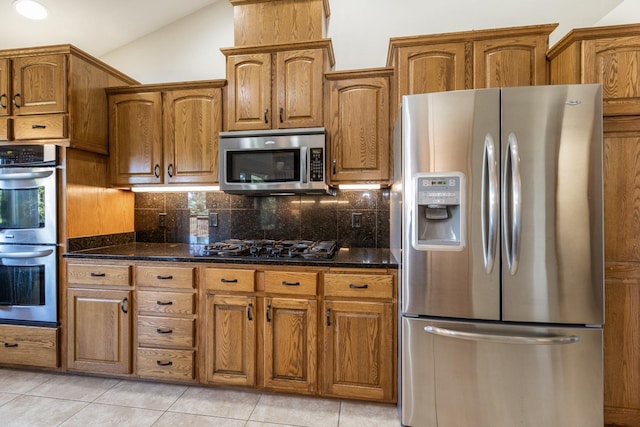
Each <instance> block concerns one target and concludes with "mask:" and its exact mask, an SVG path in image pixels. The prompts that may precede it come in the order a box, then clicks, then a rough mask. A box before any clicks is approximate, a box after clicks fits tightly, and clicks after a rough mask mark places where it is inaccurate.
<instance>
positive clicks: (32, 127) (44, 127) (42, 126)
mask: <svg viewBox="0 0 640 427" xmlns="http://www.w3.org/2000/svg"><path fill="white" fill-rule="evenodd" d="M46 128H47V126H45V125H31V129H46Z"/></svg>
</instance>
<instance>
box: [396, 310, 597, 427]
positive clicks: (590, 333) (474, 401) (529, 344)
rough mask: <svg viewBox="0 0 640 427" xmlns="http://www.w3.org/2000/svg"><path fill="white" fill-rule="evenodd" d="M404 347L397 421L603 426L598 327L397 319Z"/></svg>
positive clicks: (470, 426) (442, 426)
mask: <svg viewBox="0 0 640 427" xmlns="http://www.w3.org/2000/svg"><path fill="white" fill-rule="evenodd" d="M425 328H426V329H427V330H425ZM402 346H403V349H402V393H401V407H402V424H403V425H406V426H415V427H417V426H420V427H436V426H437V427H454V426H455V427H515V426H522V427H524V426H527V427H529V426H530V427H539V426H545V427H566V426H582V427H588V426H594V427H595V426H598V427H602V425H603V424H604V419H603V385H602V329H598V328H564V327H563V328H560V327H558V328H543V327H533V326H532V327H527V326H511V325H499V324H480V323H463V322H444V321H436V320H426V319H415V318H403V319H402Z"/></svg>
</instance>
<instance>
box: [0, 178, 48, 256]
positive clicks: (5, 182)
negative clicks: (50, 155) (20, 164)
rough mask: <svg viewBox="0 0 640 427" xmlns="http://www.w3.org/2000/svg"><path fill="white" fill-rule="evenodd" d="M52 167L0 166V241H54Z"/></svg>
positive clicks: (46, 242)
mask: <svg viewBox="0 0 640 427" xmlns="http://www.w3.org/2000/svg"><path fill="white" fill-rule="evenodd" d="M56 210H57V209H56V168H55V167H53V166H52V167H37V168H0V243H34V244H35V243H45V244H55V243H56V237H57V235H56V227H57V218H56V216H57V212H56Z"/></svg>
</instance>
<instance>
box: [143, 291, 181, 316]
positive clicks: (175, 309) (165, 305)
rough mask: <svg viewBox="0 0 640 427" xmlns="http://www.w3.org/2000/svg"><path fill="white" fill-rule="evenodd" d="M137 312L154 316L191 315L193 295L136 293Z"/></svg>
mask: <svg viewBox="0 0 640 427" xmlns="http://www.w3.org/2000/svg"><path fill="white" fill-rule="evenodd" d="M136 304H137V305H138V312H140V313H142V312H147V313H154V314H185V315H187V314H193V312H194V295H193V294H191V293H189V294H185V293H179V292H157V291H138V292H137V293H136Z"/></svg>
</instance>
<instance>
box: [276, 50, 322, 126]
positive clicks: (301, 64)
mask: <svg viewBox="0 0 640 427" xmlns="http://www.w3.org/2000/svg"><path fill="white" fill-rule="evenodd" d="M323 56H324V50H323V49H310V50H292V51H283V52H278V53H277V55H276V96H275V99H276V103H275V104H274V106H273V114H272V117H273V121H274V124H273V126H272V127H273V128H301V127H314V126H322V93H323V92H322V83H323V80H322V76H323V71H324V66H323V65H324V62H323Z"/></svg>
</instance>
